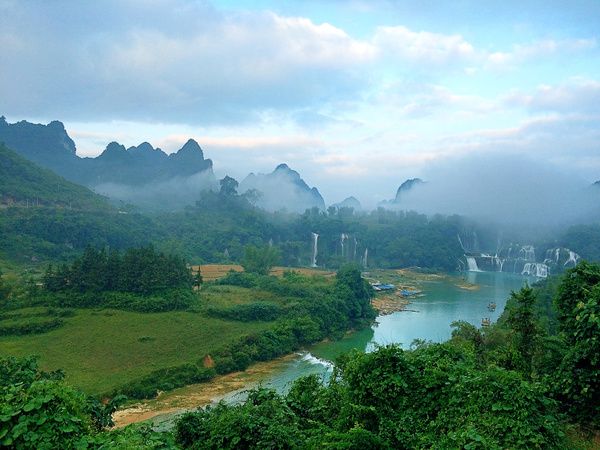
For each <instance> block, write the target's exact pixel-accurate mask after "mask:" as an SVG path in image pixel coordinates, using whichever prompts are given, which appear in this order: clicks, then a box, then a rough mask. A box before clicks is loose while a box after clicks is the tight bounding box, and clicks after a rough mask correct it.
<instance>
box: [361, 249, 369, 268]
mask: <svg viewBox="0 0 600 450" xmlns="http://www.w3.org/2000/svg"><path fill="white" fill-rule="evenodd" d="M368 256H369V249H368V248H365V256H363V261H362V263H363V267H364V268H365V269H366V268H367V258H368Z"/></svg>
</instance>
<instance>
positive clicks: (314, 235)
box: [310, 233, 319, 267]
mask: <svg viewBox="0 0 600 450" xmlns="http://www.w3.org/2000/svg"><path fill="white" fill-rule="evenodd" d="M318 240H319V235H318V234H317V233H312V241H313V253H312V261H311V264H310V265H311V266H312V267H317V242H318Z"/></svg>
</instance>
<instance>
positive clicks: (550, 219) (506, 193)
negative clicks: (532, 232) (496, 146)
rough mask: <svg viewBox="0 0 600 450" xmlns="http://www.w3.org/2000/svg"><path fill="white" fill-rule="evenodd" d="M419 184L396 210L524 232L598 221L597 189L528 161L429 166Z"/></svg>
mask: <svg viewBox="0 0 600 450" xmlns="http://www.w3.org/2000/svg"><path fill="white" fill-rule="evenodd" d="M599 177H600V176H599ZM422 178H423V180H424V181H425V182H426V183H424V184H421V185H418V186H415V188H413V189H412V190H410V191H408V192H405V193H402V195H401V197H400V198H399V199H398V203H397V207H398V208H400V209H403V210H414V211H418V212H421V213H425V214H436V213H441V214H459V215H463V216H467V217H470V218H472V219H475V220H479V221H484V222H494V223H497V224H500V225H504V226H508V225H512V226H517V227H518V226H524V227H527V228H531V227H537V226H539V227H541V228H554V227H562V226H566V225H571V224H575V223H582V222H588V221H590V220H598V219H599V218H600V189H597V188H596V187H592V186H591V185H590V183H589V182H586V181H584V180H582V179H580V178H576V177H574V176H571V175H570V174H568V173H565V172H564V171H562V170H561V168H560V167H558V166H556V165H552V164H550V163H548V162H543V161H537V160H534V159H531V158H529V157H527V156H518V155H503V154H493V155H489V154H487V155H477V156H471V157H464V158H460V159H453V160H445V161H444V162H443V163H441V162H440V163H436V164H431V165H430V166H429V167H428V168H427V169H426V171H425V172H424V173H423V177H422Z"/></svg>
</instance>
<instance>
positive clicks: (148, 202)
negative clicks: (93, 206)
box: [0, 117, 218, 209]
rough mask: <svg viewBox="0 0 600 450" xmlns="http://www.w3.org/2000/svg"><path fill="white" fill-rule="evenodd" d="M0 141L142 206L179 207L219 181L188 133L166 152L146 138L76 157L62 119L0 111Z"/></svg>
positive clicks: (63, 173) (114, 197) (57, 170)
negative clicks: (12, 117)
mask: <svg viewBox="0 0 600 450" xmlns="http://www.w3.org/2000/svg"><path fill="white" fill-rule="evenodd" d="M0 141H2V142H4V143H6V145H7V146H8V147H9V148H11V149H12V150H14V151H16V152H17V153H19V154H21V155H22V156H25V157H26V158H28V159H29V160H31V161H32V162H34V163H36V164H38V165H40V166H42V167H45V168H48V169H50V170H52V171H54V172H55V173H56V174H58V175H60V176H62V177H64V178H66V179H67V180H70V181H73V182H75V183H79V184H82V185H84V186H87V187H89V188H91V189H93V190H94V191H96V192H98V193H101V194H103V195H107V196H108V197H110V198H111V199H112V200H113V201H114V200H117V201H121V202H125V203H134V204H136V205H138V206H141V207H143V208H147V209H164V208H163V207H167V208H169V209H171V208H175V209H178V208H182V207H183V206H185V205H187V204H191V203H193V202H194V201H195V200H196V199H197V198H198V195H199V194H200V192H201V191H203V190H216V189H217V187H218V183H217V180H216V178H215V176H214V173H213V170H212V167H213V163H212V161H211V160H210V159H204V153H203V151H202V149H201V148H200V146H199V145H198V143H197V142H196V141H194V140H193V139H190V140H188V142H186V144H185V145H184V146H183V147H182V148H181V149H180V150H179V151H178V152H176V153H173V154H171V155H167V154H166V153H164V152H163V151H162V150H160V149H158V148H156V149H155V148H153V147H152V145H150V144H149V143H148V142H144V143H142V144H140V145H139V146H137V147H130V148H129V149H125V147H124V146H123V145H121V144H119V143H117V142H111V143H110V144H108V145H107V147H106V149H105V150H104V151H103V152H102V154H100V155H99V156H98V157H96V158H80V157H79V156H77V154H76V147H75V143H74V142H73V140H72V139H71V138H70V137H69V135H68V134H67V132H66V130H65V128H64V125H63V124H62V123H61V122H58V121H54V122H51V123H49V124H48V125H40V124H32V123H29V122H26V121H21V122H18V123H14V124H9V123H7V121H6V118H5V117H1V118H0Z"/></svg>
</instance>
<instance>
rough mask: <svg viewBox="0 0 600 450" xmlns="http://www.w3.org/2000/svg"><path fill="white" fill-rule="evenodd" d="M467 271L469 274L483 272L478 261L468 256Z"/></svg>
mask: <svg viewBox="0 0 600 450" xmlns="http://www.w3.org/2000/svg"><path fill="white" fill-rule="evenodd" d="M467 270H468V271H469V272H481V270H479V267H477V261H476V260H475V258H473V257H472V256H467Z"/></svg>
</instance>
